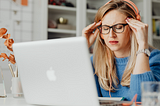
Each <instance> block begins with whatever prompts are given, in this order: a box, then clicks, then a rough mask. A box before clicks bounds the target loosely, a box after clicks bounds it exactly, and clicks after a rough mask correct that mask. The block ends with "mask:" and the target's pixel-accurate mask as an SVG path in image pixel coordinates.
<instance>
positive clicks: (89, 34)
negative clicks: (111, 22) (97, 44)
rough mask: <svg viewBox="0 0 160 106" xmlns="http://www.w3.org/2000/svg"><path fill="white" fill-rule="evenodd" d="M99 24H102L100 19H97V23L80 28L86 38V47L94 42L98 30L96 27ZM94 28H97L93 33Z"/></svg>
mask: <svg viewBox="0 0 160 106" xmlns="http://www.w3.org/2000/svg"><path fill="white" fill-rule="evenodd" d="M101 24H102V22H101V21H99V22H98V23H96V22H94V23H92V24H90V25H88V26H87V27H85V28H84V29H83V30H82V36H84V37H85V38H86V39H87V42H88V47H90V46H91V45H92V44H93V43H94V41H95V39H96V37H97V34H98V32H99V29H98V28H97V27H98V26H100V25H101ZM95 28H97V29H96V30H95V32H94V33H93V30H94V29H95Z"/></svg>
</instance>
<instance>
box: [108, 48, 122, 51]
mask: <svg viewBox="0 0 160 106" xmlns="http://www.w3.org/2000/svg"><path fill="white" fill-rule="evenodd" d="M109 48H110V49H111V51H113V52H115V51H118V50H119V49H120V48H118V47H109Z"/></svg>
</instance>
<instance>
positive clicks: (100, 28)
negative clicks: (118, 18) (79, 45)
mask: <svg viewBox="0 0 160 106" xmlns="http://www.w3.org/2000/svg"><path fill="white" fill-rule="evenodd" d="M116 25H123V31H122V32H124V30H125V26H126V25H128V24H127V23H126V24H122V23H118V24H115V25H113V26H109V25H100V26H99V27H98V29H99V31H100V33H102V26H106V27H109V32H110V29H111V28H112V30H113V31H114V32H115V33H122V32H116V31H115V30H114V28H113V27H114V26H116ZM109 32H108V33H102V34H103V35H107V34H109Z"/></svg>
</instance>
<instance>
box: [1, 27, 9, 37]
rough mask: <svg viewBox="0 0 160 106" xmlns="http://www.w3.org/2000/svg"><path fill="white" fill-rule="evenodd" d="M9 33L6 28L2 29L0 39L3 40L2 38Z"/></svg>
mask: <svg viewBox="0 0 160 106" xmlns="http://www.w3.org/2000/svg"><path fill="white" fill-rule="evenodd" d="M6 32H7V29H6V28H1V29H0V38H2V36H3V35H4V34H5V33H6Z"/></svg>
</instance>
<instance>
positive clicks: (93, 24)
mask: <svg viewBox="0 0 160 106" xmlns="http://www.w3.org/2000/svg"><path fill="white" fill-rule="evenodd" d="M95 25H96V22H94V23H92V24H90V25H88V26H87V27H86V28H85V30H89V29H92V27H93V26H95Z"/></svg>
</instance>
